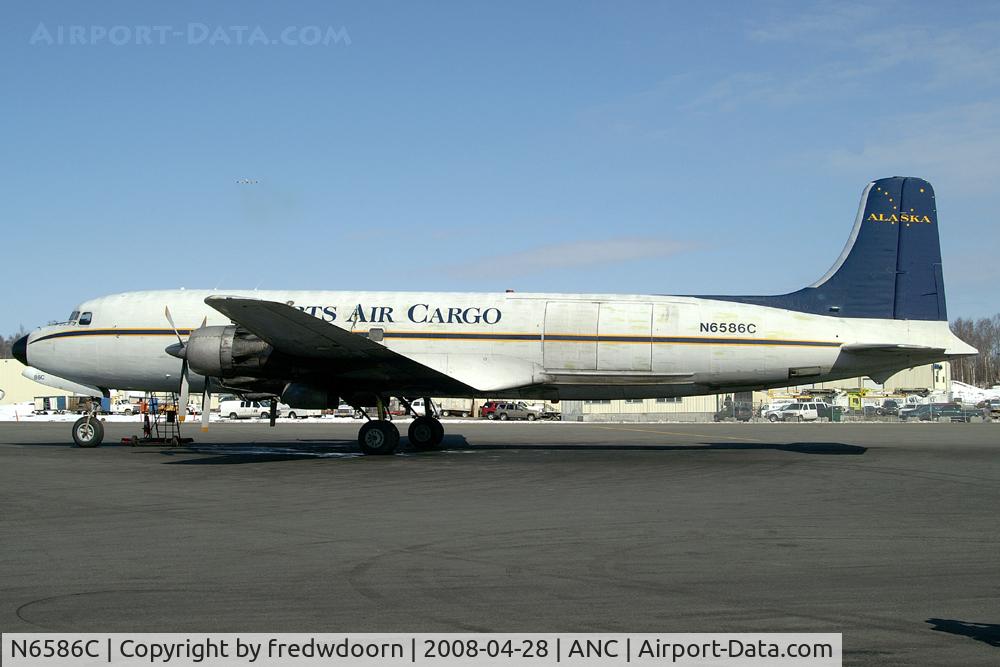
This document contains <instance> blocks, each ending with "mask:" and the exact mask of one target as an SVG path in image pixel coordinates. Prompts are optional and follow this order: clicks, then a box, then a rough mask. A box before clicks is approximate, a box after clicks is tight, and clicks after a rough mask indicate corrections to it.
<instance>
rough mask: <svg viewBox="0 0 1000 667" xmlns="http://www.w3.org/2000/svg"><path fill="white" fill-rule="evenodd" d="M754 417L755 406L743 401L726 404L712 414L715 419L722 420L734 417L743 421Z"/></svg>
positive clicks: (733, 418)
mask: <svg viewBox="0 0 1000 667" xmlns="http://www.w3.org/2000/svg"><path fill="white" fill-rule="evenodd" d="M752 418H753V406H752V405H751V404H749V403H744V402H742V401H740V402H737V403H732V404H730V405H727V406H724V407H723V408H722V409H721V410H719V411H718V412H716V413H715V414H714V415H713V416H712V420H713V421H717V422H721V421H725V420H727V419H732V420H736V421H741V422H748V421H750V420H751V419H752Z"/></svg>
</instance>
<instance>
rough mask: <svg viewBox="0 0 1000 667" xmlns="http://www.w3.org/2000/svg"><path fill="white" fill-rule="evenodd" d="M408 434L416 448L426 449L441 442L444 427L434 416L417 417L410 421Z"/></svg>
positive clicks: (432, 447)
mask: <svg viewBox="0 0 1000 667" xmlns="http://www.w3.org/2000/svg"><path fill="white" fill-rule="evenodd" d="M406 435H407V437H408V438H409V439H410V444H411V445H413V448H414V449H417V450H420V451H426V450H428V449H434V447H436V446H437V445H438V444H440V442H441V438H443V437H444V427H443V426H441V422H439V421H438V420H437V419H434V418H433V417H417V418H416V419H414V420H413V421H412V422H410V428H409V429H408V430H407V432H406ZM439 436H440V437H439Z"/></svg>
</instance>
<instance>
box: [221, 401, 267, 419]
mask: <svg viewBox="0 0 1000 667" xmlns="http://www.w3.org/2000/svg"><path fill="white" fill-rule="evenodd" d="M219 416H220V417H228V418H229V419H253V418H254V417H260V418H261V419H270V418H271V407H270V404H268V403H260V402H258V401H244V400H231V401H222V402H221V403H219ZM278 416H281V408H280V406H279V408H278Z"/></svg>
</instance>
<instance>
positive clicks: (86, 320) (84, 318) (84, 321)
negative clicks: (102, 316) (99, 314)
mask: <svg viewBox="0 0 1000 667" xmlns="http://www.w3.org/2000/svg"><path fill="white" fill-rule="evenodd" d="M92 319H94V314H93V313H91V312H86V313H84V314H82V315H80V324H81V325H83V326H86V325H88V324H90V321H91V320H92Z"/></svg>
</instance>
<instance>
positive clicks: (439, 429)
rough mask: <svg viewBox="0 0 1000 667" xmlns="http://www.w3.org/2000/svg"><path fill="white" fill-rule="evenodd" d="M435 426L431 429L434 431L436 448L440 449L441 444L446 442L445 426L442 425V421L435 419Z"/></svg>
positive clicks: (432, 425)
mask: <svg viewBox="0 0 1000 667" xmlns="http://www.w3.org/2000/svg"><path fill="white" fill-rule="evenodd" d="M431 421H433V424H431V427H432V428H433V429H434V440H433V442H434V446H435V447H440V446H441V442H442V441H443V440H444V426H443V425H442V424H441V420H440V419H433V420H431Z"/></svg>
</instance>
